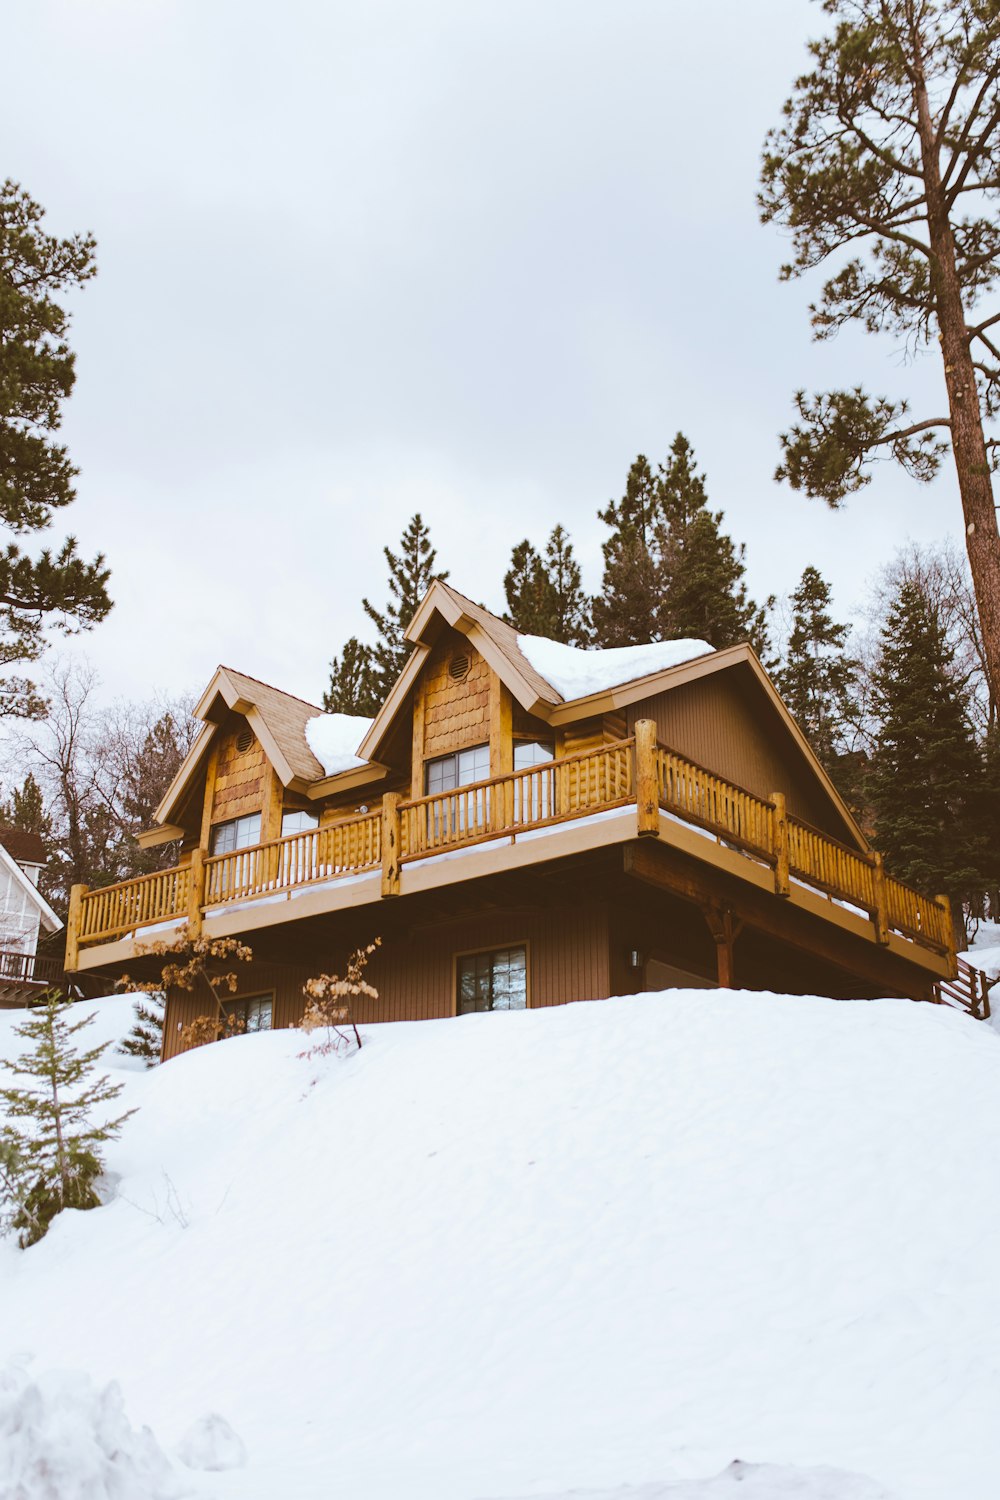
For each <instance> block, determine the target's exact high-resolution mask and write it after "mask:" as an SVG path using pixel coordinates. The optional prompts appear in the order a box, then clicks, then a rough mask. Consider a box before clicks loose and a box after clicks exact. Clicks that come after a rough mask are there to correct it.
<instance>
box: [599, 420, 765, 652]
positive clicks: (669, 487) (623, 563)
mask: <svg viewBox="0 0 1000 1500" xmlns="http://www.w3.org/2000/svg"><path fill="white" fill-rule="evenodd" d="M598 515H599V518H600V519H601V520H602V521H603V522H604V523H605V525H607V526H611V527H612V528H613V530H612V534H611V536H610V537H608V539H607V540H606V541H605V542H604V543H603V551H604V579H603V588H602V593H601V595H600V596H599V597H598V598H596V599H595V600H594V602H593V622H594V629H595V632H596V636H597V640H598V643H599V644H600V645H602V646H628V645H634V644H637V643H640V642H645V641H662V640H676V639H681V638H685V637H688V638H694V639H696V640H704V641H707V642H708V643H709V645H710V646H715V647H717V648H721V647H724V646H732V645H734V644H735V643H736V642H737V641H744V640H749V641H750V642H751V643H752V645H753V646H754V648H755V649H756V650H757V652H758V654H760V655H761V656H763V655H765V654H766V652H767V649H768V642H767V610H768V609H769V607H770V605H771V604H772V603H773V600H770V599H769V600H768V601H767V604H766V605H764V606H763V607H761V606H759V605H757V604H755V603H754V601H753V600H752V599H751V598H750V597H749V596H748V594H747V589H746V584H745V582H744V575H745V573H746V564H745V561H744V557H745V550H746V549H745V548H744V547H743V546H739V547H737V546H736V544H735V543H734V542H733V540H732V538H731V537H729V536H727V535H726V534H725V532H723V531H722V529H721V527H722V520H723V512H722V511H712V510H709V508H708V495H707V493H706V490H705V476H704V475H703V474H698V473H697V472H696V470H695V467H694V451H693V449H692V447H691V444H690V443H689V442H688V440H687V438H686V437H685V436H684V434H683V433H682V432H679V433H678V434H677V436H676V437H675V438H674V441H673V443H672V444H671V447H670V453H669V455H668V457H667V461H666V463H663V464H660V465H658V472H657V474H656V476H654V475H653V472H652V470H651V468H650V466H649V462H648V460H647V459H646V458H644V457H643V456H642V455H641V454H640V456H639V457H638V458H637V459H636V461H635V463H634V464H633V465H632V468H631V469H630V470H629V476H628V481H627V483H626V488H625V494H624V496H623V497H622V499H621V500H620V501H618V502H617V503H612V504H610V505H608V506H607V507H606V508H605V509H604V510H603V511H599V512H598Z"/></svg>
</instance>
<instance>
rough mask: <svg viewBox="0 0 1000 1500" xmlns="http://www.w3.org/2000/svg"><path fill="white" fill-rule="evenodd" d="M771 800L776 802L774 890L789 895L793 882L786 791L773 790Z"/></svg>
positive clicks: (781, 894) (782, 894)
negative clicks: (789, 870)
mask: <svg viewBox="0 0 1000 1500" xmlns="http://www.w3.org/2000/svg"><path fill="white" fill-rule="evenodd" d="M771 801H772V802H773V803H774V819H773V821H772V825H771V826H772V829H773V833H774V838H773V853H774V892H775V895H777V896H787V895H789V894H790V891H791V882H790V879H789V873H788V866H789V851H788V809H787V807H786V805H785V794H784V792H772V793H771Z"/></svg>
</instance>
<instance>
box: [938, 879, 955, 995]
mask: <svg viewBox="0 0 1000 1500" xmlns="http://www.w3.org/2000/svg"><path fill="white" fill-rule="evenodd" d="M934 902H935V905H936V906H939V907H940V908H941V913H942V915H943V917H944V923H943V925H944V936H945V942H946V943H947V944H948V968H949V972H950V977H951V978H952V979H956V978H957V977H958V943H957V941H956V938H955V918H954V915H953V913H952V909H951V902H950V901H949V900H948V897H947V896H935V897H934Z"/></svg>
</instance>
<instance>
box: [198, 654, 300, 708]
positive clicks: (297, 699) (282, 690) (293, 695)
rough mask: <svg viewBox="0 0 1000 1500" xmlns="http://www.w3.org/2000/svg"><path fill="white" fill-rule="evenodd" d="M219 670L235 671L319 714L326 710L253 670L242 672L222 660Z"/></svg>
mask: <svg viewBox="0 0 1000 1500" xmlns="http://www.w3.org/2000/svg"><path fill="white" fill-rule="evenodd" d="M218 670H219V671H220V672H235V673H236V676H237V677H245V678H246V680H247V682H256V683H257V684H258V685H259V686H260V687H265V688H267V689H268V691H269V692H272V693H280V694H281V696H282V697H283V698H292V699H294V701H295V702H296V703H304V704H305V706H306V708H314V709H315V710H316V712H317V713H318V714H322V713H325V712H326V710H325V709H323V708H320V706H319V704H318V703H313V702H312V701H311V700H310V699H309V698H300V697H299V695H298V693H289V692H288V691H287V690H286V689H285V688H280V687H275V685H274V683H273V682H265V681H264V679H263V678H262V677H254V675H253V674H252V673H251V672H242V671H241V670H240V668H239V667H227V666H225V665H224V664H223V663H222V662H220V663H219V667H218Z"/></svg>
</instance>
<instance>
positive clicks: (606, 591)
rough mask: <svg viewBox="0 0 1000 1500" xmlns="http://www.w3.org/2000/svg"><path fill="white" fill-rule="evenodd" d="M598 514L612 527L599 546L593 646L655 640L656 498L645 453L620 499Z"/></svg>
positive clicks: (657, 584) (657, 578)
mask: <svg viewBox="0 0 1000 1500" xmlns="http://www.w3.org/2000/svg"><path fill="white" fill-rule="evenodd" d="M597 515H598V519H599V520H601V521H603V522H604V524H605V526H609V527H610V528H611V535H610V536H609V537H608V538H607V539H606V540H605V541H604V542H602V544H601V551H602V552H603V554H604V577H603V579H602V582H601V592H600V594H598V595H597V597H596V598H595V599H594V602H593V607H592V617H593V622H594V634H595V637H596V641H597V644H598V645H599V646H634V645H642V644H644V643H645V642H646V641H655V640H659V639H660V636H659V634H658V618H657V616H658V608H659V594H660V574H659V556H658V553H657V550H656V548H657V527H658V524H659V522H660V520H661V515H660V501H659V491H658V487H657V483H656V479H655V477H654V475H653V471H652V469H651V468H650V465H649V460H648V459H647V458H646V457H645V455H644V454H642V453H640V454H639V456H638V458H637V459H636V460H635V462H634V463H633V465H632V467H631V468H630V469H629V471H628V476H627V478H626V481H625V493H624V495H623V496H622V498H621V499H620V500H618V501H614V500H611V501H609V502H608V504H607V505H606V506H605V508H604V509H603V510H599V511H598V512H597Z"/></svg>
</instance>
